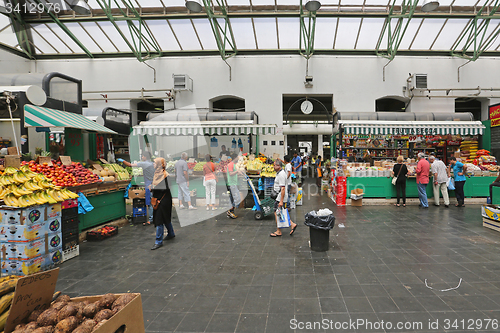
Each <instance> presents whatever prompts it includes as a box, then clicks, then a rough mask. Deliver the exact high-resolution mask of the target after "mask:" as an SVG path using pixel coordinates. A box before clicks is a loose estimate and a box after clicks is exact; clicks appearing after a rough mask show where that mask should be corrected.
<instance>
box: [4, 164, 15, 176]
mask: <svg viewBox="0 0 500 333" xmlns="http://www.w3.org/2000/svg"><path fill="white" fill-rule="evenodd" d="M4 172H5V173H6V174H8V175H13V174H15V173H16V172H17V169H16V168H14V167H11V166H10V167H6V168H5V170H4Z"/></svg>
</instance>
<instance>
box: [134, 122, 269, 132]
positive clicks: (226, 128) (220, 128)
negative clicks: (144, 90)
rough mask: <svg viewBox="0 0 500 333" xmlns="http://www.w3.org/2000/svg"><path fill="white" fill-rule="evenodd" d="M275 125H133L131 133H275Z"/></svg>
mask: <svg viewBox="0 0 500 333" xmlns="http://www.w3.org/2000/svg"><path fill="white" fill-rule="evenodd" d="M276 127H277V126H276V125H275V124H270V125H256V124H247V125H231V124H221V125H213V124H211V125H203V124H200V123H196V124H194V125H177V126H176V125H158V126H144V125H139V126H134V129H133V131H132V134H133V135H249V134H254V135H275V134H276Z"/></svg>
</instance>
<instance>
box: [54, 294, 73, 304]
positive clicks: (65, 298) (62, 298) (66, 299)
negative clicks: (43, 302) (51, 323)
mask: <svg viewBox="0 0 500 333" xmlns="http://www.w3.org/2000/svg"><path fill="white" fill-rule="evenodd" d="M54 302H66V303H68V302H71V297H69V296H68V295H63V294H61V295H59V297H58V298H56V300H55V301H54Z"/></svg>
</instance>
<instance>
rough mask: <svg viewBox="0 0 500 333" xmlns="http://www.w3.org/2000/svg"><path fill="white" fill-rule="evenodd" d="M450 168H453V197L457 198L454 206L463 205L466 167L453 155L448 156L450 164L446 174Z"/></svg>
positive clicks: (449, 171)
mask: <svg viewBox="0 0 500 333" xmlns="http://www.w3.org/2000/svg"><path fill="white" fill-rule="evenodd" d="M451 168H453V178H454V179H455V197H456V198H457V204H456V205H455V206H456V207H464V206H465V194H464V185H465V180H466V178H465V171H467V167H466V166H465V165H464V164H463V163H462V162H459V161H457V159H456V157H455V156H451V157H450V165H449V166H448V174H450V173H451Z"/></svg>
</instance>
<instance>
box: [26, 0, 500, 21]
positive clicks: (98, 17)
mask: <svg viewBox="0 0 500 333" xmlns="http://www.w3.org/2000/svg"><path fill="white" fill-rule="evenodd" d="M98 1H106V0H98ZM107 1H109V0H107ZM203 1H205V0H203ZM214 1H215V0H214ZM216 1H221V0H216ZM225 8H227V7H225ZM391 8H392V7H391ZM399 8H400V6H394V9H395V11H394V13H399V12H400V9H399ZM143 9H144V8H143ZM226 13H227V17H228V18H229V19H231V18H252V17H254V18H259V17H273V18H274V17H278V18H280V17H297V16H299V15H300V9H298V8H297V10H291V11H274V8H273V10H262V11H237V12H235V11H233V12H228V11H227V10H226ZM394 13H393V14H392V17H398V16H397V15H398V14H394ZM110 15H112V16H116V17H117V18H120V15H119V14H118V13H117V11H116V9H114V10H113V11H112V12H111V13H110ZM389 15H390V13H389V12H369V11H364V12H363V11H359V12H356V11H323V10H321V11H318V12H317V13H316V17H333V18H337V17H346V18H349V17H352V18H362V17H364V18H387V17H388V16H389ZM476 16H477V13H474V12H472V11H471V12H433V13H422V12H418V11H415V12H414V13H413V18H427V19H447V18H450V19H470V18H474V17H476ZM482 17H483V18H486V17H489V18H492V19H500V13H494V14H492V13H490V14H489V15H482ZM58 18H59V20H60V21H61V22H65V21H70V22H87V21H90V22H94V21H108V20H109V19H108V16H107V15H106V13H103V12H102V11H101V10H99V11H97V10H94V11H93V12H92V16H73V15H64V14H63V13H59V14H58ZM140 18H141V19H143V20H148V21H149V20H164V19H171V20H175V19H179V20H182V19H196V18H206V15H205V13H203V12H202V13H189V14H188V13H172V12H165V13H164V10H163V8H161V11H160V10H158V12H155V13H144V11H143V13H142V15H140ZM24 20H25V21H26V22H29V23H50V22H52V20H51V19H50V17H47V16H42V15H40V16H39V15H36V16H35V15H27V16H25V18H24Z"/></svg>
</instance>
